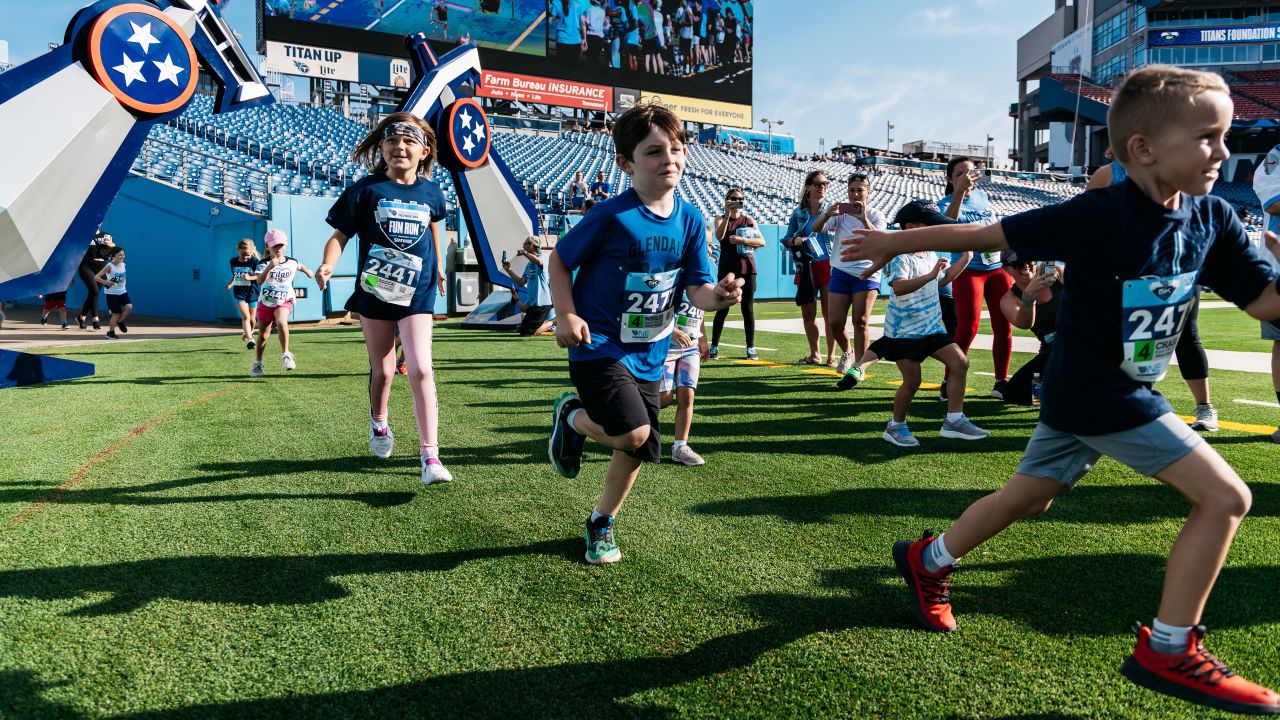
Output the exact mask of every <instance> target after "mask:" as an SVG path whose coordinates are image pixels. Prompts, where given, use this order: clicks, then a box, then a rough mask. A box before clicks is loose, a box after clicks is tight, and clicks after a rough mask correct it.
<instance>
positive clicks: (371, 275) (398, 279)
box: [360, 245, 422, 307]
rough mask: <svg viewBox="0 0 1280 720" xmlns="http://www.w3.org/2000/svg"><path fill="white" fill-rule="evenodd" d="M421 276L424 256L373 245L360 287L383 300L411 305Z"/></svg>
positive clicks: (362, 271) (365, 264)
mask: <svg viewBox="0 0 1280 720" xmlns="http://www.w3.org/2000/svg"><path fill="white" fill-rule="evenodd" d="M421 276H422V258H420V257H418V256H417V255H410V254H409V253H405V252H400V251H399V250H392V249H391V248H385V247H382V246H381V245H374V246H373V247H371V248H369V257H368V259H367V260H365V263H364V269H363V270H361V271H360V289H361V290H364V291H365V292H367V293H369V294H370V295H372V296H374V297H375V298H377V299H379V300H381V301H382V302H384V303H388V304H391V305H399V306H400V307H408V306H409V304H410V303H412V302H413V293H414V292H415V291H416V290H417V289H418V279H419V278H420V277H421Z"/></svg>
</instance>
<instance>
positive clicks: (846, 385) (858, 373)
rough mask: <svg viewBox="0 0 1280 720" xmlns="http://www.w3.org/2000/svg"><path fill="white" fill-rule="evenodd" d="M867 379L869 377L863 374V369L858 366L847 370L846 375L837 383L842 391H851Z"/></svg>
mask: <svg viewBox="0 0 1280 720" xmlns="http://www.w3.org/2000/svg"><path fill="white" fill-rule="evenodd" d="M866 378H867V376H866V374H865V373H863V372H862V368H860V367H858V366H857V365H854V366H853V367H851V368H849V369H848V370H845V372H844V375H842V376H841V377H840V379H839V380H837V381H836V387H837V388H839V389H841V390H849V389H851V388H853V387H855V386H856V385H857V384H858V383H860V382H862V381H863V380H865V379H866Z"/></svg>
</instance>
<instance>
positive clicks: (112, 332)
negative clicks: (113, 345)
mask: <svg viewBox="0 0 1280 720" xmlns="http://www.w3.org/2000/svg"><path fill="white" fill-rule="evenodd" d="M103 337H105V338H106V339H108V340H117V339H119V336H118V335H116V331H115V330H108V331H107V334H106V335H103Z"/></svg>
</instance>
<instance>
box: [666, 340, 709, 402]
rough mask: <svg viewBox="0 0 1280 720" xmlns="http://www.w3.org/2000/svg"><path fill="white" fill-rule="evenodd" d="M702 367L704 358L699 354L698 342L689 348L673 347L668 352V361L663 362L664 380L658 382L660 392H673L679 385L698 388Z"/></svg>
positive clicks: (692, 388) (691, 388)
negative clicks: (699, 373)
mask: <svg viewBox="0 0 1280 720" xmlns="http://www.w3.org/2000/svg"><path fill="white" fill-rule="evenodd" d="M701 369H702V358H701V356H699V355H698V346H697V345H696V344H695V345H693V346H692V347H687V348H674V347H673V348H671V350H669V351H668V352H667V361H666V362H665V363H663V364H662V380H660V381H659V383H658V392H671V391H672V390H674V389H675V388H678V387H682V388H689V389H690V390H694V389H696V388H697V387H698V372H699V371H700V370H701Z"/></svg>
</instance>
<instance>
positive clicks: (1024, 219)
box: [843, 65, 1280, 714]
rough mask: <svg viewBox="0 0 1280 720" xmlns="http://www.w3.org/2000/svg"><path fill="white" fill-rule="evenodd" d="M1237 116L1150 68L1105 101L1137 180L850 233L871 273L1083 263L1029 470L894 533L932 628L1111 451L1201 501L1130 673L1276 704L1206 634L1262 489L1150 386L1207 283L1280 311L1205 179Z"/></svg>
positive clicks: (1210, 81)
mask: <svg viewBox="0 0 1280 720" xmlns="http://www.w3.org/2000/svg"><path fill="white" fill-rule="evenodd" d="M1231 117H1232V103H1231V97H1230V90H1229V88H1228V87H1227V85H1226V83H1224V82H1223V81H1222V79H1221V78H1220V77H1218V76H1217V75H1214V74H1211V73H1203V72H1197V71H1193V70H1185V69H1182V68H1174V67H1169V66H1164V65H1154V66H1149V67H1145V68H1142V69H1140V70H1137V71H1135V72H1133V73H1132V74H1130V75H1129V76H1128V78H1126V79H1125V81H1124V84H1123V85H1122V86H1121V87H1120V88H1119V90H1117V91H1116V94H1115V97H1114V98H1113V99H1112V103H1111V109H1110V111H1109V113H1108V114H1107V129H1108V131H1109V134H1110V137H1111V148H1112V151H1113V152H1114V153H1115V156H1116V160H1117V161H1119V162H1120V163H1122V164H1123V165H1124V167H1125V169H1126V170H1127V171H1128V175H1129V177H1128V179H1127V180H1125V181H1124V182H1123V183H1120V184H1116V185H1112V186H1110V187H1105V188H1100V189H1096V190H1091V191H1088V192H1086V193H1083V194H1081V195H1078V196H1076V197H1075V198H1073V199H1071V200H1069V201H1067V202H1064V203H1061V204H1059V205H1054V206H1050V207H1045V208H1041V209H1038V210H1032V211H1030V212H1025V213H1022V214H1020V215H1016V216H1013V217H1010V218H1007V219H1005V220H1003V221H1001V222H999V223H996V224H992V225H987V226H982V225H958V226H939V227H930V228H922V229H918V230H907V231H904V232H900V233H896V234H894V235H889V234H887V233H883V232H878V231H872V232H865V231H859V233H858V234H859V235H865V237H862V238H860V239H859V238H857V237H855V238H852V239H850V240H848V241H846V243H847V244H848V245H850V246H852V247H848V248H846V249H844V250H843V252H844V253H846V254H847V255H848V256H849V257H859V258H866V259H870V260H872V261H873V267H872V269H871V270H870V271H868V272H873V271H874V270H876V269H879V268H880V267H881V266H883V265H884V264H885V263H886V262H888V261H889V259H890V258H891V257H893V256H894V255H896V254H898V253H901V252H914V251H918V250H935V251H966V250H972V251H979V252H994V251H999V250H1009V249H1012V250H1014V251H1016V252H1017V253H1018V256H1019V257H1021V258H1024V259H1026V260H1063V261H1066V264H1067V267H1069V268H1071V283H1070V285H1068V286H1067V287H1066V289H1065V292H1064V293H1063V296H1062V307H1061V309H1060V310H1059V313H1058V327H1057V336H1056V338H1055V340H1054V351H1053V355H1052V356H1050V359H1049V361H1048V365H1047V367H1046V371H1045V380H1044V388H1043V396H1042V401H1041V406H1040V409H1041V412H1040V424H1039V425H1037V426H1036V429H1035V432H1034V433H1032V435H1031V440H1030V441H1029V442H1028V443H1027V449H1026V453H1025V455H1024V457H1023V459H1022V463H1021V464H1020V465H1019V466H1018V470H1017V473H1016V474H1014V476H1013V477H1012V478H1011V479H1010V480H1009V481H1008V483H1007V484H1006V485H1005V486H1004V487H1003V488H1002V489H1000V490H998V491H996V492H994V493H992V494H990V495H987V496H986V497H984V498H982V499H980V500H978V501H977V502H975V503H974V504H973V505H970V506H969V508H968V509H967V510H965V512H964V513H963V514H962V515H961V516H960V518H959V519H958V520H956V522H955V524H954V525H952V526H951V528H950V529H948V530H947V531H946V532H945V533H944V534H942V535H939V536H937V537H934V536H933V533H932V532H931V531H926V532H925V533H924V536H923V537H922V538H921V539H920V540H918V541H915V542H909V541H906V540H903V541H900V542H898V543H896V544H895V545H894V547H893V556H894V562H895V564H896V565H897V567H898V571H899V573H901V574H902V576H903V578H904V579H906V581H907V586H908V588H909V595H910V598H911V603H912V610H913V612H914V614H915V617H916V619H917V620H918V621H919V622H920V623H922V624H923V625H924V626H925V627H927V628H929V629H930V630H936V631H943V632H945V631H950V630H954V629H955V627H956V623H955V618H954V617H953V616H952V612H951V601H950V577H949V575H950V573H951V571H952V570H953V569H954V566H955V563H956V562H957V561H958V560H959V558H960V557H962V556H963V555H965V554H966V553H968V552H970V551H971V550H973V549H974V548H976V547H978V546H979V545H981V544H982V543H984V542H986V541H987V540H989V539H990V538H992V537H994V536H995V535H997V534H999V533H1000V532H1002V531H1003V530H1004V529H1005V528H1007V527H1009V526H1010V525H1012V524H1013V523H1014V522H1016V521H1017V520H1019V519H1022V518H1025V517H1031V516H1034V515H1038V514H1040V513H1042V512H1044V511H1045V510H1047V509H1048V508H1049V505H1050V504H1051V503H1052V502H1053V498H1054V497H1055V496H1056V495H1057V494H1058V492H1059V491H1060V490H1061V489H1062V488H1063V487H1070V486H1072V485H1074V484H1075V483H1076V482H1077V481H1078V480H1079V479H1080V478H1081V477H1082V476H1083V475H1084V474H1085V473H1087V472H1088V471H1089V469H1090V468H1092V466H1093V464H1094V463H1095V462H1097V460H1098V459H1099V458H1100V457H1101V456H1103V455H1109V456H1110V457H1112V458H1115V459H1116V460H1118V461H1120V462H1122V463H1124V464H1126V465H1128V466H1129V467H1131V468H1133V469H1134V470H1136V471H1138V472H1139V473H1142V474H1143V475H1148V476H1153V477H1155V478H1156V479H1158V480H1160V481H1161V482H1163V483H1165V484H1166V485H1169V486H1171V487H1173V488H1174V489H1175V490H1177V491H1178V492H1180V493H1182V495H1183V496H1184V497H1186V498H1187V500H1188V501H1189V502H1190V503H1191V514H1190V516H1189V517H1188V518H1187V522H1186V524H1185V525H1183V527H1182V531H1181V532H1180V533H1179V534H1178V538H1177V540H1176V541H1175V542H1174V543H1173V548H1172V550H1171V551H1170V553H1169V561H1168V565H1167V569H1166V573H1165V581H1164V591H1163V594H1162V597H1161V600H1160V608H1159V610H1158V611H1157V613H1156V617H1155V621H1154V622H1153V623H1152V627H1150V628H1147V627H1144V626H1142V625H1141V624H1140V623H1135V627H1134V630H1135V632H1136V634H1137V645H1136V647H1135V648H1134V651H1133V654H1132V655H1130V656H1129V658H1128V659H1127V660H1125V662H1124V664H1123V665H1122V666H1121V668H1120V672H1121V673H1122V674H1124V675H1125V677H1127V678H1129V679H1130V680H1131V681H1133V682H1134V683H1136V684H1138V685H1141V686H1143V687H1146V688H1149V689H1151V690H1155V691H1156V692H1161V693H1164V694H1166V695H1171V696H1173V697H1177V698H1181V699H1184V700H1188V701H1190V702H1194V703H1198V704H1201V705H1206V706H1209V707H1214V708H1218V709H1222V710H1228V711H1231V712H1238V713H1253V714H1274V713H1280V695H1277V694H1276V693H1275V692H1274V691H1272V690H1270V689H1268V688H1266V687H1263V686H1261V685H1257V684H1255V683H1252V682H1249V681H1248V680H1245V679H1244V678H1242V677H1240V676H1239V675H1236V674H1235V673H1234V672H1232V671H1230V670H1229V669H1227V667H1226V665H1224V664H1223V663H1221V662H1220V661H1219V660H1218V659H1217V658H1216V657H1214V655H1213V654H1212V653H1210V652H1209V651H1208V650H1206V649H1205V647H1204V643H1203V638H1204V635H1205V629H1204V627H1203V626H1202V625H1200V624H1199V623H1200V616H1201V614H1202V612H1203V611H1204V606H1205V602H1206V601H1207V600H1208V598H1209V592H1210V590H1212V588H1213V584H1214V581H1215V580H1216V579H1217V577H1218V571H1219V570H1220V569H1221V568H1222V562H1223V560H1224V558H1225V557H1226V555H1227V550H1228V548H1230V546H1231V539H1232V537H1233V536H1234V535H1235V531H1236V528H1237V527H1238V526H1239V525H1240V521H1241V520H1242V519H1243V518H1244V516H1245V514H1246V513H1247V512H1248V511H1249V506H1250V504H1251V502H1252V496H1251V494H1250V492H1249V488H1248V487H1247V486H1246V485H1245V484H1244V481H1242V480H1241V479H1240V476H1239V475H1237V474H1236V472H1235V471H1234V470H1232V468H1231V466H1230V465H1228V464H1227V463H1226V461H1224V460H1223V459H1222V457H1221V456H1220V455H1218V453H1217V452H1216V451H1214V450H1213V448H1211V447H1209V446H1208V445H1207V444H1205V442H1204V441H1203V440H1202V439H1201V438H1200V436H1199V435H1197V434H1196V433H1195V432H1193V431H1192V430H1191V429H1190V428H1189V427H1187V425H1186V424H1185V423H1183V422H1182V421H1181V420H1179V419H1178V416H1177V415H1175V414H1174V413H1173V409H1172V408H1171V407H1170V406H1169V403H1168V402H1167V401H1166V400H1165V398H1164V397H1163V396H1162V395H1161V394H1160V393H1158V392H1156V391H1155V390H1154V389H1152V384H1153V383H1155V382H1156V381H1158V380H1160V379H1161V378H1162V377H1164V375H1165V372H1166V371H1167V369H1168V365H1169V360H1170V358H1171V357H1172V356H1173V352H1174V347H1175V346H1176V345H1177V344H1178V337H1179V335H1180V334H1181V332H1182V330H1183V326H1184V324H1185V322H1186V319H1187V315H1188V310H1189V309H1190V307H1191V305H1192V303H1193V302H1194V299H1195V289H1196V286H1197V284H1202V285H1208V286H1210V287H1212V288H1213V289H1214V290H1215V291H1216V292H1217V293H1218V294H1220V295H1221V296H1222V297H1223V298H1225V299H1227V300H1230V301H1231V302H1233V303H1235V304H1236V305H1238V306H1240V307H1241V308H1244V310H1245V312H1247V313H1249V315H1251V316H1253V317H1255V318H1258V319H1260V320H1274V319H1277V318H1280V294H1277V288H1276V280H1275V272H1274V271H1273V270H1272V269H1271V268H1270V266H1269V265H1268V263H1267V261H1266V260H1265V259H1264V258H1263V257H1262V256H1261V255H1260V254H1259V253H1258V251H1257V250H1256V248H1254V247H1253V245H1252V244H1251V243H1250V242H1249V239H1248V238H1247V237H1246V236H1245V232H1244V228H1243V226H1241V224H1240V221H1239V219H1237V218H1236V216H1235V213H1234V212H1233V210H1232V208H1231V206H1230V205H1229V204H1228V203H1227V202H1226V201H1225V200H1223V199H1221V198H1218V197H1213V196H1210V195H1209V194H1208V193H1209V191H1210V189H1212V187H1213V183H1214V181H1216V180H1217V179H1218V170H1219V168H1220V167H1221V166H1222V163H1223V161H1225V160H1226V159H1227V158H1228V157H1229V156H1230V153H1229V152H1228V151H1227V147H1226V143H1225V138H1226V134H1227V131H1228V130H1229V129H1230V128H1231ZM1082 238H1089V240H1088V241H1084V240H1082ZM1258 590H1259V592H1260V593H1265V592H1267V590H1265V589H1264V588H1259V589H1258ZM1065 601H1066V602H1070V599H1066V600H1065Z"/></svg>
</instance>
